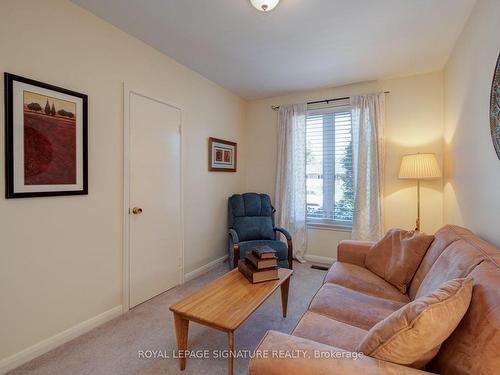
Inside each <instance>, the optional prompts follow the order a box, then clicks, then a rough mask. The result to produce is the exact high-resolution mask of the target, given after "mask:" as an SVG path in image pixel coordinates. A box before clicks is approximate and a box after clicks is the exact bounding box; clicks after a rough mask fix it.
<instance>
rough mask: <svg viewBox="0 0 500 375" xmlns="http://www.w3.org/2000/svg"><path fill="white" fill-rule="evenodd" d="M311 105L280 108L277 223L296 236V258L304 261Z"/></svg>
mask: <svg viewBox="0 0 500 375" xmlns="http://www.w3.org/2000/svg"><path fill="white" fill-rule="evenodd" d="M306 114H307V104H294V105H282V106H280V108H279V111H278V159H277V168H276V169H277V171H276V172H277V173H276V196H275V206H276V223H277V225H278V226H281V227H283V228H285V229H287V230H288V231H289V232H290V234H291V235H292V239H293V253H294V258H295V259H297V260H298V261H299V262H304V254H305V251H306V245H307V231H306Z"/></svg>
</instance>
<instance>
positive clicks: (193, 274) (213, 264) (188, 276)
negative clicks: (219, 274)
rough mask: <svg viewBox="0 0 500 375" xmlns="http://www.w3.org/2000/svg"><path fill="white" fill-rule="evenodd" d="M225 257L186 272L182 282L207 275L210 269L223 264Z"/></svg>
mask: <svg viewBox="0 0 500 375" xmlns="http://www.w3.org/2000/svg"><path fill="white" fill-rule="evenodd" d="M227 257H228V256H227V255H224V256H223V257H220V258H219V259H215V260H212V261H211V262H210V263H207V264H205V265H204V266H201V267H200V268H197V269H195V270H194V271H191V272H188V273H186V274H185V275H184V282H188V281H189V280H193V279H194V278H196V277H198V276H200V275H203V274H204V273H207V272H208V271H210V270H211V269H214V268H215V267H217V266H218V265H219V264H220V263H222V262H224V261H225V260H226V259H227Z"/></svg>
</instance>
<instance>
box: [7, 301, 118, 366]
mask: <svg viewBox="0 0 500 375" xmlns="http://www.w3.org/2000/svg"><path fill="white" fill-rule="evenodd" d="M121 314H122V306H121V305H120V306H116V307H113V308H112V309H111V310H108V311H105V312H103V313H102V314H99V315H97V316H94V317H93V318H90V319H88V320H85V321H83V322H81V323H78V324H77V325H75V326H73V327H71V328H68V329H66V330H64V331H62V332H60V333H58V334H57V335H54V336H52V337H49V338H48V339H45V340H42V341H40V342H38V343H36V344H35V345H33V346H30V347H28V348H26V349H24V350H22V351H20V352H17V353H15V354H13V355H11V356H9V357H7V358H4V359H2V360H0V374H4V373H6V372H7V371H10V370H12V369H15V368H16V367H19V366H21V365H22V364H24V363H26V362H29V361H31V360H32V359H34V358H36V357H39V356H41V355H42V354H45V353H47V352H48V351H50V350H52V349H54V348H56V347H58V346H60V345H62V344H64V343H66V342H68V341H70V340H73V339H74V338H75V337H78V336H80V335H83V334H84V333H86V332H88V331H90V330H91V329H93V328H95V327H97V326H100V325H101V324H103V323H105V322H107V321H109V320H111V319H114V318H116V317H117V316H120V315H121Z"/></svg>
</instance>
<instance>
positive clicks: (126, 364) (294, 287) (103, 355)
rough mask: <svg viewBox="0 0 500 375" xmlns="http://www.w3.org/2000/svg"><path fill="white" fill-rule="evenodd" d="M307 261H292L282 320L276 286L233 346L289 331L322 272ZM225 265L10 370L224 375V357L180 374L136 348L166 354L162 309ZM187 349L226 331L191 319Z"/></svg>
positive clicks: (170, 342) (207, 344) (170, 337)
mask: <svg viewBox="0 0 500 375" xmlns="http://www.w3.org/2000/svg"><path fill="white" fill-rule="evenodd" d="M310 265H311V264H310V263H306V264H299V263H294V266H295V272H294V275H293V276H292V279H291V283H290V294H289V300H288V317H287V318H286V319H283V318H282V315H281V297H280V292H279V290H277V291H276V292H275V293H274V294H273V295H272V296H271V297H270V298H269V299H268V300H267V301H266V302H265V303H264V304H263V305H262V306H261V307H259V309H258V310H257V311H256V312H255V313H254V314H253V315H251V316H250V318H249V319H248V320H247V321H246V322H245V323H244V324H243V325H242V326H241V327H240V328H239V329H238V330H237V331H236V334H235V350H253V349H255V348H256V346H257V344H258V343H259V341H260V340H261V338H262V337H263V336H264V334H265V332H266V331H267V330H269V329H274V330H277V331H281V332H287V333H289V332H291V331H292V330H293V328H294V327H295V325H296V324H297V322H298V320H299V319H300V317H301V316H302V314H303V313H304V312H305V310H306V309H307V306H308V305H309V302H310V300H311V298H312V297H313V295H314V293H316V291H317V290H318V288H319V287H320V285H321V283H322V280H323V278H324V276H325V271H320V270H314V269H311V268H310ZM227 270H228V267H227V263H224V264H221V265H219V266H218V267H217V268H215V269H213V270H211V271H209V272H208V273H206V274H204V275H201V276H199V277H198V278H196V279H194V280H191V281H189V282H187V283H185V284H184V285H182V286H179V287H176V288H173V289H171V290H169V291H167V292H165V293H163V294H161V295H159V296H157V297H155V298H153V299H151V300H149V301H147V302H145V303H143V304H142V305H139V306H137V307H136V308H134V309H132V310H131V311H129V312H128V313H127V314H124V315H122V316H120V317H119V318H116V319H114V320H112V321H110V322H108V323H106V324H104V325H102V326H100V327H98V328H96V329H94V330H92V331H90V332H88V333H86V334H85V335H82V336H80V337H78V338H76V339H74V340H72V341H70V342H68V343H66V344H64V345H62V346H60V347H58V348H56V349H54V350H52V351H50V352H48V353H46V354H44V355H43V356H41V357H38V358H36V359H34V360H32V361H31V362H29V363H27V364H25V365H23V366H21V367H19V368H17V369H15V370H13V371H11V372H10V374H12V375H13V374H37V375H38V374H40V375H42V374H44V375H45V374H47V375H59V374H61V375H66V374H71V375H74V374H78V375H80V374H82V375H87V374H88V375H90V374H92V375H96V374H105V375H110V374H120V375H126V374H186V375H188V374H226V373H227V360H225V359H214V358H211V359H193V358H190V359H188V361H187V367H186V370H185V371H184V372H181V371H179V367H178V360H177V359H173V358H168V359H164V358H157V359H143V358H139V351H140V350H142V351H147V350H161V351H163V353H166V354H168V355H171V354H172V351H173V350H175V332H174V324H173V319H172V314H171V312H170V311H169V310H168V307H169V306H170V305H171V304H173V303H174V302H176V301H177V300H179V299H181V298H183V297H185V296H187V295H189V294H190V293H192V292H193V291H195V290H196V289H198V288H200V287H201V286H203V285H206V284H207V283H208V282H210V281H211V280H213V279H215V278H217V277H219V276H221V275H223V274H224V273H225V272H227ZM188 349H189V350H205V349H207V350H209V351H210V352H211V353H212V351H214V350H215V351H217V350H225V349H227V334H225V333H223V332H219V331H216V330H213V329H210V328H208V327H204V326H201V325H199V324H196V323H190V326H189V339H188ZM248 362H249V359H248V358H236V359H235V364H234V369H235V374H246V373H247V370H248Z"/></svg>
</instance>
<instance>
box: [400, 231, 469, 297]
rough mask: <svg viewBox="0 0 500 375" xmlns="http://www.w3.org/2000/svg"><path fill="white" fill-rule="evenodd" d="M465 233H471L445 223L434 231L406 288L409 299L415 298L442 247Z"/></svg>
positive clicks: (442, 249) (445, 246)
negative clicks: (432, 237) (430, 241)
mask: <svg viewBox="0 0 500 375" xmlns="http://www.w3.org/2000/svg"><path fill="white" fill-rule="evenodd" d="M465 234H469V235H472V234H473V233H472V232H471V231H470V230H468V229H465V228H462V227H459V226H456V225H446V226H444V227H443V228H441V229H440V230H438V231H437V232H436V234H435V235H434V241H433V242H432V244H431V246H430V247H429V249H428V250H427V252H426V253H425V256H424V258H423V259H422V262H421V263H420V266H419V267H418V269H417V272H415V276H413V279H412V281H411V284H410V288H409V289H408V296H409V297H410V299H411V300H414V299H415V296H416V295H417V292H418V288H419V287H420V284H422V281H423V280H424V278H425V275H427V273H428V272H429V270H430V269H431V267H432V265H433V264H434V262H435V261H436V259H437V258H438V257H439V256H440V255H441V253H442V252H443V251H444V249H446V248H447V247H448V246H449V245H450V244H451V243H453V242H455V241H458V240H459V239H460V238H461V236H462V235H465Z"/></svg>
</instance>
